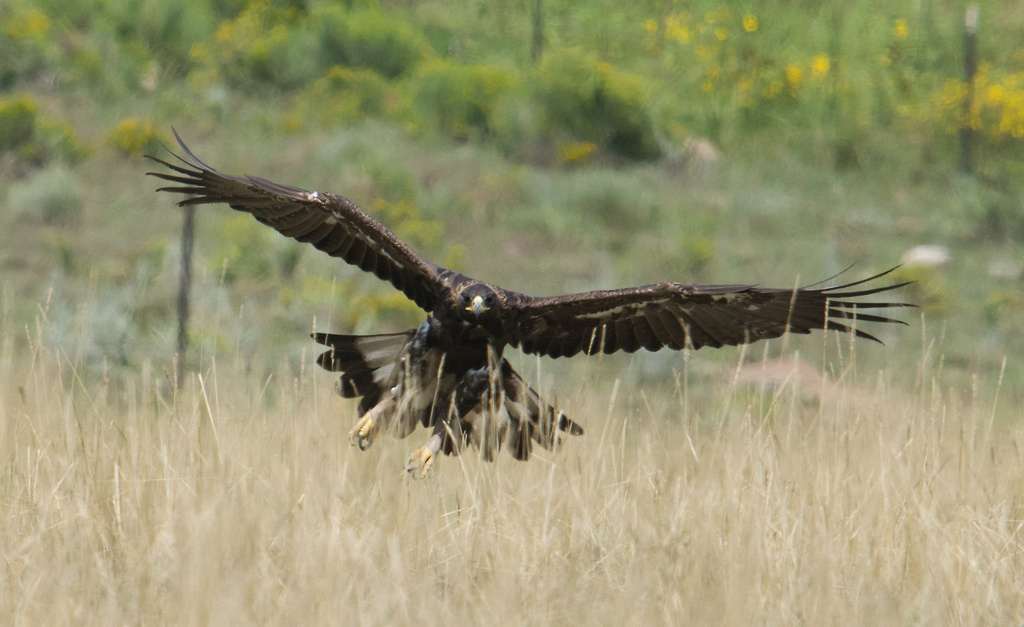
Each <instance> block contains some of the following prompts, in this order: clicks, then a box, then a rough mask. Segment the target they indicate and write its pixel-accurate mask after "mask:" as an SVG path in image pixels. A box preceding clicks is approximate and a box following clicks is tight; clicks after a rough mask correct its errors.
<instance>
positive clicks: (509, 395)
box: [501, 361, 583, 460]
mask: <svg viewBox="0 0 1024 627" xmlns="http://www.w3.org/2000/svg"><path fill="white" fill-rule="evenodd" d="M501 370H502V387H503V388H504V393H505V407H504V409H505V411H506V413H507V415H508V417H509V422H510V423H511V424H510V425H509V427H510V428H509V429H508V432H507V435H506V440H507V444H508V445H509V452H510V453H512V455H513V456H514V457H515V458H516V459H520V460H525V459H529V457H530V453H531V451H532V449H533V443H534V442H536V443H537V444H539V445H541V446H542V447H544V448H545V449H548V450H552V449H554V448H555V447H557V446H558V444H559V443H560V442H561V437H562V435H561V432H566V433H568V434H570V435H583V428H582V427H581V426H579V425H578V424H576V423H575V422H573V421H572V420H570V419H569V418H568V417H566V415H565V414H563V413H562V412H560V411H558V410H557V409H555V408H554V407H552V406H551V405H549V404H548V403H547V401H545V400H544V399H543V398H541V396H540V394H538V393H537V391H536V390H534V389H533V388H531V387H530V386H529V384H527V383H526V381H524V380H523V378H522V377H521V376H519V373H517V372H516V371H515V370H513V369H512V366H511V365H509V363H508V362H507V361H503V362H502V369H501Z"/></svg>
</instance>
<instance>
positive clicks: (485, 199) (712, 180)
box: [0, 0, 1024, 373]
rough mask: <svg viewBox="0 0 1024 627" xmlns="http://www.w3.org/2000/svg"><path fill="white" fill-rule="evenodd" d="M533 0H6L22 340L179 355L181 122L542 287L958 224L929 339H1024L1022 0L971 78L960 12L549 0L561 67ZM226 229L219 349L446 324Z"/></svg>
mask: <svg viewBox="0 0 1024 627" xmlns="http://www.w3.org/2000/svg"><path fill="white" fill-rule="evenodd" d="M534 6H535V3H534V2H532V1H529V2H528V1H526V0H498V1H496V2H495V1H486V2H485V1H483V0H471V1H468V2H460V3H447V2H442V1H440V0H423V1H420V2H389V1H383V0H352V1H349V2H318V1H315V0H308V1H305V2H303V1H274V2H271V1H268V0H257V1H248V0H220V1H213V2H206V3H196V2H187V1H185V0H159V1H156V0H100V1H99V2H75V1H72V2H67V1H65V0H61V1H60V2H58V1H57V0H7V1H6V2H4V3H3V4H0V168H2V170H0V202H2V203H3V204H2V206H0V221H2V231H3V233H2V240H0V241H2V242H3V244H2V250H0V276H2V280H0V299H2V308H0V311H2V315H3V320H4V327H3V328H4V331H3V332H4V334H5V337H6V338H7V341H11V342H21V341H22V339H20V338H21V336H22V335H23V333H22V332H21V331H20V330H21V329H23V328H25V327H26V325H27V326H32V325H40V324H41V322H43V321H45V322H46V323H47V324H46V325H45V326H46V328H47V329H48V330H47V333H49V334H51V335H52V336H53V337H52V338H51V339H52V340H53V341H54V342H57V343H64V344H67V348H66V350H67V351H68V352H69V354H77V355H79V356H80V359H81V360H82V361H83V363H84V364H87V365H89V366H90V368H91V369H92V371H93V372H97V373H98V372H107V371H109V370H110V369H111V368H115V369H116V368H121V369H125V371H127V372H131V371H133V369H136V368H138V367H140V364H141V363H143V362H144V361H147V360H158V361H162V362H165V361H166V360H167V359H168V358H169V355H171V354H172V352H173V346H172V343H173V340H172V338H173V325H174V319H173V305H172V303H173V294H174V290H175V288H176V282H177V267H178V262H179V257H178V255H179V253H178V249H177V245H176V238H177V229H178V228H179V222H178V220H179V216H180V214H179V213H178V212H176V211H174V210H172V209H171V206H172V199H171V198H170V197H167V196H158V195H156V194H154V193H153V191H152V190H153V188H154V187H155V181H154V180H152V179H146V178H144V177H143V176H142V173H143V172H144V171H145V170H146V169H147V168H148V167H149V166H151V165H152V164H147V163H146V162H144V161H143V160H142V157H141V155H144V154H156V155H158V156H163V157H164V158H167V153H166V152H165V151H164V149H163V147H162V146H163V145H170V143H171V142H170V137H171V133H170V127H171V125H172V124H174V125H176V126H177V128H178V129H179V130H180V131H182V132H183V134H184V136H185V138H186V139H187V140H188V141H190V143H191V144H193V146H192V147H193V148H194V149H195V150H196V152H197V154H199V155H200V156H201V157H202V158H203V159H204V160H206V161H208V162H209V163H212V164H215V165H217V166H218V167H219V168H221V169H223V170H225V171H228V172H237V171H247V172H252V173H254V174H261V175H264V176H267V177H270V178H273V179H276V180H280V181H282V182H289V183H293V184H297V185H303V186H306V187H310V188H319V189H322V190H324V191H336V192H339V193H343V194H345V195H346V196H348V197H350V198H352V199H353V200H354V201H356V202H357V203H358V204H360V205H361V206H362V207H364V208H365V209H367V210H368V211H370V212H371V213H373V214H374V215H377V216H378V217H380V218H381V219H382V220H383V221H384V222H385V223H386V224H387V225H388V226H389V227H390V228H392V229H393V230H395V231H396V232H397V233H398V234H399V235H400V236H402V237H404V238H408V239H409V240H410V242H411V243H412V244H413V245H414V246H415V247H417V249H419V250H420V251H421V252H423V253H424V254H426V255H428V256H429V257H431V258H432V259H434V260H436V261H439V262H444V263H447V264H452V265H454V266H455V267H457V268H459V269H463V270H467V271H469V272H471V273H472V274H474V275H475V276H478V277H479V278H483V279H487V280H492V281H495V282H500V283H502V284H505V285H507V286H508V287H510V288H513V289H520V290H523V291H533V292H545V293H552V292H559V291H566V290H582V289H592V288H596V287H610V286H622V285H626V284H630V283H637V282H655V281H660V280H664V279H669V278H671V279H676V280H683V281H692V282H707V281H719V282H739V281H747V280H751V279H753V280H757V281H760V282H765V283H767V282H773V283H778V282H780V281H783V282H791V281H792V280H793V277H795V276H797V275H798V274H799V275H800V278H801V281H802V282H811V281H814V280H818V279H821V278H823V277H825V276H829V275H831V274H833V273H834V272H836V271H839V270H841V269H842V268H844V267H846V266H847V265H848V264H849V263H851V262H854V261H858V260H860V261H861V265H860V266H858V267H857V269H856V270H855V271H856V272H860V273H866V272H869V271H872V270H876V269H882V267H883V266H887V265H892V264H895V263H896V262H898V261H899V259H900V258H901V256H903V255H904V253H905V252H907V251H908V250H910V249H912V248H913V247H914V246H917V245H918V244H933V245H940V246H942V247H944V248H945V249H946V250H947V251H949V255H948V258H947V259H946V261H943V262H941V263H935V264H930V265H929V264H923V265H922V264H918V265H913V264H912V265H910V266H908V267H907V268H906V269H904V270H903V271H902V272H904V274H905V275H906V276H910V277H913V278H916V279H918V281H919V283H918V287H917V288H915V289H917V290H918V292H917V293H916V294H915V298H918V299H919V300H920V302H921V303H922V304H923V305H925V307H924V308H923V309H924V311H925V313H926V316H927V318H926V319H925V320H921V323H922V324H926V329H925V330H924V331H922V334H921V335H922V338H925V339H924V340H923V341H924V342H925V343H926V344H927V343H928V342H929V341H930V340H928V339H927V338H928V337H930V336H927V335H926V334H928V333H931V332H935V333H936V337H938V338H939V340H937V341H941V342H942V343H943V350H945V351H948V354H947V357H946V363H947V364H949V365H950V366H951V370H956V369H960V371H961V372H963V373H977V372H987V371H989V370H991V368H992V367H993V366H992V364H993V363H998V362H999V361H1000V359H1001V356H1002V355H1004V354H1007V353H1010V354H1015V355H1018V356H1019V355H1020V353H1021V348H1022V345H1021V340H1022V328H1024V326H1022V322H1024V318H1022V302H1024V296H1022V288H1021V280H1022V278H1024V270H1022V268H1024V255H1022V250H1021V245H1020V241H1021V239H1022V238H1024V203H1022V195H1021V189H1022V180H1024V176H1022V175H1024V150H1022V148H1024V47H1022V43H1021V41H1022V40H1021V37H1020V34H1021V32H1024V8H1022V7H1021V5H1020V4H1019V3H1017V2H1011V1H1009V0H992V1H990V2H985V3H982V4H981V13H980V15H981V22H980V27H979V30H978V34H979V37H978V41H979V55H978V56H979V59H980V65H979V72H978V74H977V75H976V77H975V78H974V80H973V81H972V82H970V83H968V82H966V81H965V79H964V76H963V63H964V60H963V49H964V46H963V30H964V27H963V21H964V8H965V7H964V4H963V3H961V2H938V3H920V2H911V1H909V0H901V1H897V2H881V1H880V0H870V1H868V2H858V3H846V2H839V1H838V0H828V1H826V2H819V3H807V2H796V3H793V2H788V3H782V2H776V1H773V0H761V1H759V2H752V3H751V2H748V3H745V4H736V3H731V2H720V1H717V0H714V1H712V0H697V1H693V2H679V1H673V0H644V1H642V2H639V3H620V2H613V1H611V0H596V1H594V2H588V3H585V4H580V3H572V2H566V1H564V0H547V1H546V2H544V3H543V11H544V15H543V25H544V29H543V39H542V42H543V50H542V54H541V55H540V57H539V58H538V59H537V60H536V61H534V59H533V58H532V56H531V54H532V52H531V37H532V31H531V29H532V28H533V24H534V20H533V15H532V13H531V12H532V10H533V8H534ZM964 129H968V130H970V131H971V132H972V133H973V147H974V164H973V165H974V167H973V171H971V172H962V171H961V170H960V169H958V161H959V158H960V156H959V152H958V143H957V142H958V134H959V133H960V132H961V131H963V130H964ZM199 224H200V231H199V246H198V249H197V255H198V256H199V258H200V262H199V264H198V271H199V273H200V275H199V278H198V281H199V283H198V285H197V286H196V289H197V292H198V294H197V296H196V301H195V308H196V311H197V315H196V318H195V324H196V326H195V327H194V329H193V334H194V339H195V343H196V345H197V346H199V347H200V351H199V352H198V353H196V355H195V356H194V360H195V363H194V364H193V366H194V365H196V364H198V363H201V360H202V359H204V358H208V357H209V356H210V355H212V354H214V353H216V351H217V350H220V349H219V348H218V347H221V349H222V348H223V347H233V348H232V349H231V352H233V353H235V354H238V355H242V356H246V359H247V360H248V361H249V362H251V363H253V364H258V363H259V361H260V357H259V356H260V355H266V354H267V351H268V350H276V349H278V348H279V349H280V350H281V351H283V352H285V353H286V354H288V355H289V356H290V359H292V360H293V363H300V362H301V360H304V359H306V358H307V357H308V356H307V355H305V354H304V353H303V351H308V349H309V347H308V345H307V344H306V343H305V342H304V341H303V335H302V334H303V332H304V331H308V330H310V329H311V328H312V326H313V322H312V320H311V317H312V316H317V317H318V318H317V321H316V325H317V326H318V327H319V328H323V327H324V326H326V325H328V324H329V325H330V326H331V327H332V328H336V329H338V330H352V331H355V332H366V331H370V330H385V329H383V328H382V327H388V328H396V327H401V326H408V325H413V324H416V322H417V321H418V320H419V319H421V318H422V314H421V313H420V312H418V311H417V310H416V309H415V307H413V306H412V305H411V304H409V303H408V302H407V301H405V300H404V299H403V298H402V297H401V296H400V295H396V294H395V293H394V292H393V291H391V290H389V289H388V288H387V286H381V285H380V284H379V282H377V281H376V280H375V279H373V278H372V277H364V276H362V275H360V274H359V273H358V272H355V271H351V270H349V269H346V268H340V267H339V266H338V265H337V264H335V263H333V262H332V260H329V259H321V258H320V256H319V255H316V254H313V253H312V252H311V251H307V250H306V249H305V248H303V247H301V246H298V245H296V244H294V243H292V242H287V241H284V240H283V239H281V238H278V237H277V236H275V235H274V234H273V233H271V232H269V231H268V230H266V229H265V228H263V227H261V226H259V225H258V224H256V223H255V222H252V221H251V220H246V219H244V218H243V217H242V216H236V215H231V214H230V212H228V211H226V210H223V209H217V210H214V211H201V212H200V218H199ZM915 263H916V262H915ZM463 265H465V267H462V266H463ZM914 315H916V314H911V315H910V317H911V318H913V316H914ZM914 322H915V323H916V322H917V321H914ZM76 329H77V330H79V331H81V330H82V329H90V330H91V337H92V340H91V341H90V343H89V346H78V347H77V348H74V347H72V345H71V340H70V339H68V338H70V337H72V335H71V331H72V330H76ZM62 333H66V334H67V336H66V337H62V335H61V334H62ZM914 333H916V331H915V332H914ZM911 334H913V333H911ZM892 341H894V342H899V341H902V342H904V343H905V344H906V348H909V346H910V344H911V339H908V338H904V339H903V340H896V339H895V338H893V339H892ZM920 341H921V340H919V342H920ZM62 345H63V344H62ZM268 347H270V348H268ZM915 350H917V349H915ZM919 352H920V351H919V350H918V353H919ZM254 367H256V366H255V365H254ZM1010 367H1011V368H1012V367H1013V365H1012V364H1011V366H1010ZM86 370H88V369H86Z"/></svg>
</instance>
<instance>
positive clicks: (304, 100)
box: [285, 66, 402, 132]
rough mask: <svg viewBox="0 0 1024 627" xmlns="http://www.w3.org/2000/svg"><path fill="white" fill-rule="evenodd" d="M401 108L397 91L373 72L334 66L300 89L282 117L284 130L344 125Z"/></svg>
mask: <svg viewBox="0 0 1024 627" xmlns="http://www.w3.org/2000/svg"><path fill="white" fill-rule="evenodd" d="M401 108H402V105H401V96H400V95H399V93H398V91H397V90H396V89H395V88H394V87H392V86H391V85H389V84H388V82H387V80H386V79H384V77H382V76H381V75H380V74H378V73H377V72H376V71H374V70H371V69H360V68H346V67H340V66H334V67H332V68H331V69H330V70H328V72H327V75H326V76H324V77H322V78H319V79H317V80H316V81H314V82H313V83H311V84H310V85H309V86H308V87H306V88H305V89H304V90H303V91H302V93H301V94H300V95H299V97H298V98H297V100H296V103H295V106H294V107H292V109H291V111H289V112H288V114H287V115H286V116H285V129H286V130H288V131H291V132H297V131H300V130H303V129H304V128H307V127H308V126H309V125H313V126H331V125H335V124H347V123H352V122H355V121H356V120H358V119H360V118H362V117H364V116H367V115H374V116H378V115H379V116H383V117H394V116H396V115H398V111H400V110H401Z"/></svg>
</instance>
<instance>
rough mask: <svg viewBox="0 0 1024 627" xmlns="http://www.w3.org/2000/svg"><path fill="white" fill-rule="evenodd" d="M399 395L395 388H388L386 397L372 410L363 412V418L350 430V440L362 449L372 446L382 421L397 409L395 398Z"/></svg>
mask: <svg viewBox="0 0 1024 627" xmlns="http://www.w3.org/2000/svg"><path fill="white" fill-rule="evenodd" d="M397 396H398V394H397V392H396V391H395V389H394V388H392V389H390V390H388V391H387V392H386V393H385V394H384V397H383V398H381V399H380V401H378V403H377V404H376V405H374V406H373V408H371V409H370V411H368V412H366V413H365V414H363V416H362V418H360V419H359V420H358V421H357V422H356V425H355V426H354V427H352V430H351V431H349V432H348V439H349V442H351V443H352V444H353V445H356V446H358V447H359V450H361V451H365V450H366V449H368V448H370V447H371V446H372V445H373V441H374V440H375V439H376V438H377V433H378V432H379V431H380V425H381V423H382V422H383V421H384V420H386V419H387V418H388V416H389V414H390V413H391V412H393V411H394V410H395V399H396V397H397Z"/></svg>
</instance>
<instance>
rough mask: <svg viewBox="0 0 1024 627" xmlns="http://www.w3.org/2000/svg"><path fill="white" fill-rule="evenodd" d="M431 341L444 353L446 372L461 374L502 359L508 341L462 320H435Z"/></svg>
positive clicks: (432, 326)
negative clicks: (500, 341) (503, 341)
mask: <svg viewBox="0 0 1024 627" xmlns="http://www.w3.org/2000/svg"><path fill="white" fill-rule="evenodd" d="M432 322H433V324H432V325H431V331H432V332H431V334H430V337H429V340H428V342H429V344H430V345H431V347H432V348H437V349H440V351H441V352H442V353H443V354H444V371H445V372H447V373H451V374H454V375H457V376H461V375H463V374H465V373H466V372H468V371H470V370H476V369H478V368H482V367H484V366H487V365H488V361H489V360H490V361H492V362H493V361H494V360H497V359H500V358H501V354H502V351H503V349H504V344H503V343H499V342H496V341H495V338H494V336H493V334H492V333H491V332H490V331H488V330H487V329H486V328H484V327H482V326H479V325H472V324H469V323H466V322H464V321H461V320H449V321H439V320H436V319H435V320H433V321H432Z"/></svg>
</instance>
